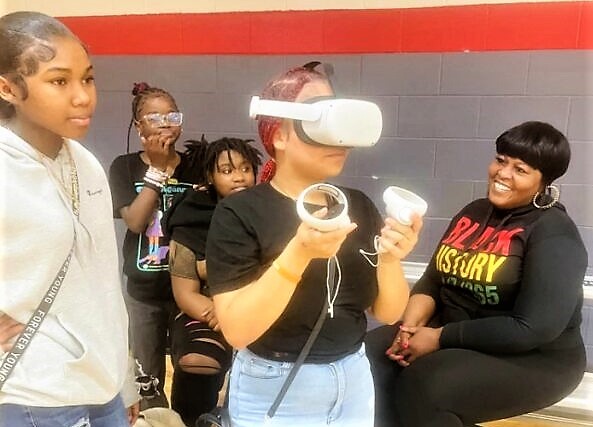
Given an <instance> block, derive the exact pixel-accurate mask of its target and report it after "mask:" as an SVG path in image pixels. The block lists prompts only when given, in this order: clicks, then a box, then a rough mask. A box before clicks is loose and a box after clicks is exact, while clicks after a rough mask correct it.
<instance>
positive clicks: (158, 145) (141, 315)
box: [109, 83, 200, 409]
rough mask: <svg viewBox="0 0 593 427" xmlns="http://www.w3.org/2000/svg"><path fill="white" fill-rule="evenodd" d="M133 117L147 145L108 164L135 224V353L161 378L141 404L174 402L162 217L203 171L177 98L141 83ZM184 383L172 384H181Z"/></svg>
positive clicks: (118, 200)
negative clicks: (181, 147) (180, 144)
mask: <svg viewBox="0 0 593 427" xmlns="http://www.w3.org/2000/svg"><path fill="white" fill-rule="evenodd" d="M132 94H133V95H134V99H133V101H132V117H131V120H130V126H129V128H128V149H129V135H130V130H131V129H132V127H134V128H135V129H136V131H137V132H138V135H139V137H140V141H141V143H142V151H139V152H136V153H128V154H124V155H121V156H119V157H117V158H116V159H115V160H114V161H113V163H112V164H111V167H110V170H109V181H110V184H111V191H112V194H113V215H114V216H115V217H116V218H122V219H123V220H124V222H125V224H126V226H127V228H128V230H127V233H126V236H125V239H124V244H123V258H124V267H123V268H124V273H125V275H126V276H127V286H126V289H127V295H126V297H127V298H126V305H127V308H128V312H129V317H130V338H131V347H132V352H133V354H134V357H136V359H137V360H138V361H139V363H140V364H141V366H142V368H143V371H144V372H145V373H146V374H147V375H149V376H153V377H154V378H156V379H158V385H157V387H156V389H155V390H154V393H146V394H147V395H145V396H143V399H142V402H141V407H142V409H146V408H148V407H153V406H164V407H167V406H168V402H167V398H166V397H165V393H164V392H163V386H164V382H165V371H166V363H165V362H166V360H165V355H166V349H167V345H168V341H167V340H168V338H167V337H168V330H169V324H170V320H171V317H172V315H173V314H174V310H175V302H174V300H173V295H172V292H171V281H170V278H169V272H168V250H169V246H168V241H167V236H166V235H164V233H163V232H162V229H161V227H160V217H162V215H163V214H164V212H165V211H166V210H167V208H168V207H169V206H170V204H171V200H172V199H173V196H174V195H175V194H179V193H182V192H184V191H185V190H186V189H187V188H191V186H192V184H194V183H196V182H197V179H198V176H199V175H200V172H199V167H196V164H195V159H192V158H190V157H188V156H184V155H183V154H181V153H179V152H177V151H176V150H175V142H176V141H177V140H178V139H179V136H180V135H181V125H182V122H183V113H181V112H180V111H179V108H178V107H177V103H176V102H175V99H174V98H173V96H172V95H171V94H170V93H169V92H167V91H165V90H163V89H159V88H156V87H151V86H149V85H148V84H146V83H138V84H135V85H134V89H133V91H132ZM177 386H180V385H179V384H176V383H175V381H174V383H173V384H172V387H173V389H175V388H176V387H177Z"/></svg>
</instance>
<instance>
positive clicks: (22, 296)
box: [0, 12, 137, 427]
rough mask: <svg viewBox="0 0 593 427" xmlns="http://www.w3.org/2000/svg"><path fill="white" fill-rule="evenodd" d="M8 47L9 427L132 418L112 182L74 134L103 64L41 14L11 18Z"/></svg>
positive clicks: (2, 364) (1, 211)
mask: <svg viewBox="0 0 593 427" xmlns="http://www.w3.org/2000/svg"><path fill="white" fill-rule="evenodd" d="M0 46H2V47H1V48H0V121H1V122H2V126H0V170H1V171H2V173H3V174H5V176H4V179H2V180H0V265H1V266H2V267H0V269H1V273H0V295H1V297H0V313H3V314H2V315H0V328H2V329H3V333H2V334H0V336H1V338H0V341H1V342H0V344H2V350H3V351H0V388H1V391H0V426H1V427H15V426H24V425H36V426H40V427H44V426H50V425H51V426H56V425H63V426H73V425H91V424H92V425H93V426H94V427H95V426H96V427H127V426H128V425H129V424H130V423H133V422H134V419H135V417H136V416H137V407H136V408H135V410H132V412H131V413H130V418H128V416H127V415H126V411H125V409H124V405H123V404H122V397H121V396H120V391H121V390H122V384H123V383H124V379H125V377H126V366H127V361H128V357H127V356H128V339H127V332H128V330H127V324H128V319H127V314H126V310H125V305H124V300H123V298H122V295H121V284H120V275H119V273H118V271H117V267H116V266H117V265H118V260H117V247H116V240H115V231H114V226H113V220H112V219H111V215H110V213H111V198H110V196H109V186H108V183H107V178H106V177H105V173H104V172H103V169H102V167H101V165H100V164H99V162H98V161H97V159H96V158H95V157H94V156H93V155H92V154H91V153H90V152H89V151H87V150H86V149H85V148H84V147H83V146H82V145H80V144H79V143H78V142H76V141H75V140H74V139H79V138H83V137H84V136H85V135H86V133H87V131H88V128H89V125H90V122H91V117H92V115H93V112H94V109H95V105H96V89H95V82H94V71H93V66H92V64H91V62H90V60H89V56H88V52H87V50H86V48H85V47H84V46H83V44H82V43H81V41H80V40H79V39H78V38H77V37H76V36H75V35H74V34H73V33H72V32H71V31H70V30H69V29H68V28H66V27H65V26H64V25H63V24H62V23H61V22H59V21H58V20H56V19H54V18H52V17H50V16H47V15H43V14H41V13H36V12H15V13H11V14H8V15H5V16H3V17H1V18H0ZM23 324H26V325H27V326H26V327H24V333H23V334H21V335H20V336H19V337H18V338H17V339H16V341H14V340H13V342H12V343H11V344H8V345H6V344H7V343H6V342H4V341H5V340H6V339H9V338H10V337H11V335H13V334H16V333H19V331H22V330H23V326H22V325H23ZM4 351H6V352H4ZM17 354H20V356H17ZM10 369H13V370H12V372H10ZM131 383H132V391H133V393H132V397H134V395H135V390H134V389H133V381H132V382H131ZM132 400H133V399H132ZM131 403H132V401H128V402H126V404H128V405H129V404H131ZM132 408H134V406H132Z"/></svg>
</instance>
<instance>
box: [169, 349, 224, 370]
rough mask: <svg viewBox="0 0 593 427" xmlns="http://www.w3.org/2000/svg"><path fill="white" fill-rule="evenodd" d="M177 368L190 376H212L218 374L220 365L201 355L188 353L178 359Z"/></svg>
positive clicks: (212, 359)
mask: <svg viewBox="0 0 593 427" xmlns="http://www.w3.org/2000/svg"><path fill="white" fill-rule="evenodd" d="M179 368H180V369H181V370H182V371H184V372H187V373H190V374H202V375H214V374H218V373H219V372H220V363H218V361H217V360H216V359H214V358H212V357H209V356H205V355H203V354H198V353H189V354H186V355H183V356H181V357H180V358H179Z"/></svg>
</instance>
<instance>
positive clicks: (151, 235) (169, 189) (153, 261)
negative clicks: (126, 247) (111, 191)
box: [134, 179, 192, 271]
mask: <svg viewBox="0 0 593 427" xmlns="http://www.w3.org/2000/svg"><path fill="white" fill-rule="evenodd" d="M191 186H192V185H191V184H186V183H179V182H177V180H174V179H170V180H169V181H168V182H167V185H165V187H164V188H163V191H162V192H161V198H160V199H159V206H158V208H157V209H155V211H154V212H153V213H152V216H151V218H150V221H149V223H148V226H147V227H146V230H145V231H144V233H141V234H139V235H138V246H137V252H136V267H137V268H138V270H140V271H162V270H167V269H168V268H169V239H168V237H166V236H165V235H164V233H163V229H162V227H161V219H162V218H163V214H164V213H165V212H166V211H167V209H169V207H170V206H171V203H172V201H173V197H174V196H175V195H176V194H179V193H183V192H184V191H185V190H187V189H188V188H190V187H191ZM143 187H144V183H143V182H142V181H140V182H136V183H134V188H135V190H136V194H139V193H140V192H141V191H142V188H143Z"/></svg>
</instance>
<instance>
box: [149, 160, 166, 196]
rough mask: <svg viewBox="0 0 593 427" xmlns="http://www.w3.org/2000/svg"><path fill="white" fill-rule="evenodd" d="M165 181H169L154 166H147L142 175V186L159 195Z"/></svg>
mask: <svg viewBox="0 0 593 427" xmlns="http://www.w3.org/2000/svg"><path fill="white" fill-rule="evenodd" d="M167 179H169V176H168V175H167V174H166V173H165V172H163V171H162V170H159V169H157V168H155V167H154V166H149V167H148V169H147V170H146V174H145V175H144V186H145V187H148V188H150V189H151V190H154V191H156V192H157V193H160V192H161V191H162V190H163V187H164V186H165V183H166V182H167Z"/></svg>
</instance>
